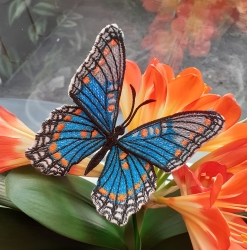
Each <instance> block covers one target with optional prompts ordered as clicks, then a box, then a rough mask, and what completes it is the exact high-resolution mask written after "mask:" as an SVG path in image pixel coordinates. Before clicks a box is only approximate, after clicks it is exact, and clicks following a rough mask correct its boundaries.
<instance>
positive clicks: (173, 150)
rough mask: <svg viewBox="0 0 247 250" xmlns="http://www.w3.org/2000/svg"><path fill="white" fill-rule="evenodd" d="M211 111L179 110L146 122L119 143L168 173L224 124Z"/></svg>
mask: <svg viewBox="0 0 247 250" xmlns="http://www.w3.org/2000/svg"><path fill="white" fill-rule="evenodd" d="M223 124H224V119H223V117H222V116H221V115H219V114H218V113H216V112H213V111H212V112H211V111H191V112H182V113H177V114H175V115H172V116H168V117H165V118H161V119H158V120H155V121H152V122H149V123H147V124H144V125H142V126H140V127H138V128H136V129H134V130H133V131H131V132H130V133H128V134H126V135H125V136H123V137H122V138H120V140H119V145H120V146H121V147H123V148H124V149H125V150H126V151H127V152H132V153H134V154H135V155H138V156H139V157H140V158H142V159H144V160H146V161H148V162H150V163H151V164H153V165H154V166H156V167H159V168H161V169H163V170H164V171H165V172H171V170H173V169H175V168H177V167H180V166H182V165H183V164H184V163H185V162H186V161H187V160H188V158H189V157H191V156H192V155H193V153H194V152H195V150H196V149H198V148H199V147H201V145H202V144H203V143H204V142H206V141H208V140H209V139H210V138H212V137H213V136H215V135H216V134H217V133H218V132H219V131H220V130H221V128H222V127H223Z"/></svg>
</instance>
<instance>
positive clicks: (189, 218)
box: [156, 165, 230, 250]
mask: <svg viewBox="0 0 247 250" xmlns="http://www.w3.org/2000/svg"><path fill="white" fill-rule="evenodd" d="M173 177H174V180H175V181H176V183H177V185H178V186H179V188H180V192H181V196H178V197H170V198H164V197H156V199H157V202H158V203H159V204H165V205H167V206H169V207H171V208H173V209H174V210H176V211H177V212H179V213H180V214H181V215H182V217H183V219H184V222H185V224H186V227H187V229H188V233H189V235H190V238H191V242H192V245H193V249H195V250H208V249H210V250H216V249H228V248H229V247H230V230H229V227H228V224H227V221H226V219H225V218H224V216H223V215H222V213H221V211H220V210H219V209H218V208H217V207H216V206H215V205H214V203H215V201H216V199H217V197H218V195H219V192H220V190H221V186H222V183H223V177H222V176H221V174H218V175H217V176H216V177H215V178H214V180H213V182H212V183H211V184H212V185H211V188H204V187H202V186H201V184H200V182H199V181H198V179H197V178H196V176H195V174H194V173H193V172H191V171H190V170H189V168H188V167H187V166H186V165H184V166H183V167H181V168H180V169H178V170H176V171H174V172H173ZM215 222H217V223H215Z"/></svg>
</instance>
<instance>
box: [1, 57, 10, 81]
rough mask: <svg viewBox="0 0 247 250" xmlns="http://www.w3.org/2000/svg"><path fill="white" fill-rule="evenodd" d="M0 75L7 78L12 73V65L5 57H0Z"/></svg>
mask: <svg viewBox="0 0 247 250" xmlns="http://www.w3.org/2000/svg"><path fill="white" fill-rule="evenodd" d="M0 73H1V74H2V75H3V76H5V77H6V78H9V77H10V76H11V75H12V73H13V65H12V64H11V62H10V60H9V58H8V57H7V56H5V55H1V56H0Z"/></svg>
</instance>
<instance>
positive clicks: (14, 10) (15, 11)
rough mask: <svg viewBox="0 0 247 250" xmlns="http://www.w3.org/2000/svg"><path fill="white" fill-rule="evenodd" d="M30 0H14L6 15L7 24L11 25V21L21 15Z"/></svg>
mask: <svg viewBox="0 0 247 250" xmlns="http://www.w3.org/2000/svg"><path fill="white" fill-rule="evenodd" d="M30 2H31V0H25V1H24V0H14V1H12V3H11V4H10V6H9V10H8V16H9V25H12V24H13V22H14V21H15V20H16V19H17V18H19V17H20V16H21V14H22V13H23V11H24V10H25V9H26V7H27V6H28V5H29V4H30Z"/></svg>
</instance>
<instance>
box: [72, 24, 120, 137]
mask: <svg viewBox="0 0 247 250" xmlns="http://www.w3.org/2000/svg"><path fill="white" fill-rule="evenodd" d="M124 72H125V47H124V43H123V33H122V31H121V30H120V29H119V28H118V27H117V25H115V24H112V25H108V26H106V27H105V28H104V29H103V30H102V31H101V32H100V33H99V35H98V37H97V38H96V42H95V44H94V46H93V48H92V50H91V52H90V53H89V55H88V57H87V58H86V60H85V61H84V63H83V64H82V65H81V66H80V67H79V68H78V70H77V72H76V74H75V76H74V77H73V78H72V80H71V83H70V87H69V95H70V96H71V97H72V99H73V100H74V102H75V103H76V104H77V105H79V106H80V107H81V108H82V109H83V110H85V112H87V114H88V115H89V116H90V117H91V118H92V120H93V121H95V122H96V123H97V124H98V125H99V127H100V128H101V130H102V131H103V132H105V133H109V132H111V131H112V130H113V128H114V127H115V124H116V120H117V115H118V109H119V107H118V106H119V98H120V95H121V90H122V83H123V78H124Z"/></svg>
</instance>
